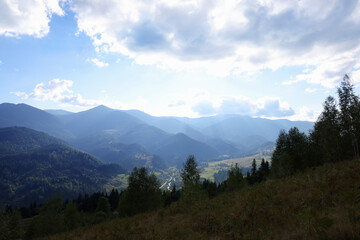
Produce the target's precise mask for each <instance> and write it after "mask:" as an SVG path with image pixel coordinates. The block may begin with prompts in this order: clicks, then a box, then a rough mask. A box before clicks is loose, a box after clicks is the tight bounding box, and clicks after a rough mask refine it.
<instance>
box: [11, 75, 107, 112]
mask: <svg viewBox="0 0 360 240" xmlns="http://www.w3.org/2000/svg"><path fill="white" fill-rule="evenodd" d="M72 85H73V81H70V80H61V79H58V78H56V79H53V80H51V81H49V82H47V83H39V84H37V85H36V86H35V88H34V90H33V91H32V92H31V93H25V92H13V94H15V95H16V96H18V97H21V98H22V99H34V100H38V101H52V102H56V103H60V104H61V106H96V105H99V104H101V103H100V102H99V101H96V100H91V99H84V98H83V97H82V96H81V95H80V94H75V93H73V91H72V90H71V87H72Z"/></svg>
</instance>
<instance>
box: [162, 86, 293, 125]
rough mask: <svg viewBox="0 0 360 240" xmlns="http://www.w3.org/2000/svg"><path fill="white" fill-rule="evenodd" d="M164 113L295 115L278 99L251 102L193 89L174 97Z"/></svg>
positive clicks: (198, 115)
mask: <svg viewBox="0 0 360 240" xmlns="http://www.w3.org/2000/svg"><path fill="white" fill-rule="evenodd" d="M164 112H166V113H168V114H173V113H175V115H176V116H191V117H200V116H211V115H217V114H239V115H247V116H252V117H267V118H280V117H285V116H291V115H294V114H295V113H294V110H293V109H292V108H291V107H290V106H289V104H288V103H286V102H284V101H282V100H280V99H279V98H270V97H265V98H262V99H257V100H253V99H250V98H248V97H246V96H213V95H211V94H210V93H209V92H207V91H206V90H201V89H200V90H196V89H193V90H191V91H189V92H188V93H186V94H184V95H179V96H175V98H174V100H173V103H172V104H170V105H168V110H167V111H164Z"/></svg>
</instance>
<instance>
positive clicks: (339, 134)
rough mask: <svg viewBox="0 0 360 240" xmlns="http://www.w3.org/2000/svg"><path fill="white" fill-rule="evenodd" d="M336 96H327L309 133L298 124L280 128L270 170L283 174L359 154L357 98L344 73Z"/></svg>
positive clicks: (286, 174) (359, 128) (359, 113)
mask: <svg viewBox="0 0 360 240" xmlns="http://www.w3.org/2000/svg"><path fill="white" fill-rule="evenodd" d="M337 95H338V98H337V99H335V98H334V97H332V96H329V97H327V99H326V100H325V102H324V104H323V107H324V109H323V111H322V113H321V114H320V116H319V118H318V120H317V121H316V123H315V125H314V128H313V130H312V131H310V133H309V134H308V135H306V134H305V133H302V132H300V131H299V130H298V129H297V128H291V129H290V130H289V131H288V132H285V131H281V132H280V134H279V137H278V139H277V142H276V146H275V150H274V153H273V156H272V166H271V172H272V175H273V176H274V177H284V176H289V175H292V174H294V173H295V172H298V171H301V170H303V169H306V168H309V167H314V166H319V165H322V164H324V163H326V162H338V161H341V160H344V159H352V158H359V146H358V143H359V141H360V100H359V96H357V95H356V94H355V93H354V86H353V84H352V83H351V80H350V78H349V76H348V75H345V76H344V78H343V80H342V82H341V84H340V87H338V89H337Z"/></svg>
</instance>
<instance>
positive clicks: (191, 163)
mask: <svg viewBox="0 0 360 240" xmlns="http://www.w3.org/2000/svg"><path fill="white" fill-rule="evenodd" d="M180 176H181V179H182V182H183V188H182V193H181V196H182V199H183V200H184V201H185V202H192V201H197V200H199V199H200V197H201V185H200V171H199V169H198V165H197V163H196V161H195V157H194V155H190V156H189V157H188V158H187V160H186V162H185V164H184V165H183V169H182V170H181V171H180Z"/></svg>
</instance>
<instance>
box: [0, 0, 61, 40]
mask: <svg viewBox="0 0 360 240" xmlns="http://www.w3.org/2000/svg"><path fill="white" fill-rule="evenodd" d="M65 1H66V0H26V1H14V0H0V16H1V17H0V35H5V36H9V37H17V36H19V35H31V36H35V37H43V36H45V35H46V34H47V33H48V32H49V22H50V20H51V17H52V15H53V14H56V15H59V16H63V15H64V14H65V13H64V11H63V9H62V7H61V4H62V2H65Z"/></svg>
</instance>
